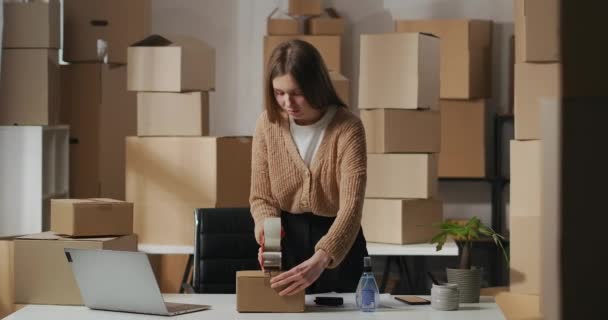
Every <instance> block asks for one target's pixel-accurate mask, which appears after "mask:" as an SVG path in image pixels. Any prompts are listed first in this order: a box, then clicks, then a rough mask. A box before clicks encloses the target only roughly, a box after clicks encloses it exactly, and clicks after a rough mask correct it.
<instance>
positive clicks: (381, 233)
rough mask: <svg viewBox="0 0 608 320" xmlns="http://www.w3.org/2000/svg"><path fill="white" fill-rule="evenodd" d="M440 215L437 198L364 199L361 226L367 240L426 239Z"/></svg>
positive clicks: (440, 217) (431, 232) (439, 204)
mask: <svg viewBox="0 0 608 320" xmlns="http://www.w3.org/2000/svg"><path fill="white" fill-rule="evenodd" d="M442 219H443V204H442V203H441V201H439V200H434V199H424V200H413V199H365V201H364V202H363V217H362V220H361V227H362V228H363V233H364V234H365V240H367V241H369V242H380V243H394V244H406V243H428V242H429V241H431V238H433V236H435V235H436V234H437V233H438V232H439V228H438V227H437V226H436V224H437V223H440V222H441V221H442Z"/></svg>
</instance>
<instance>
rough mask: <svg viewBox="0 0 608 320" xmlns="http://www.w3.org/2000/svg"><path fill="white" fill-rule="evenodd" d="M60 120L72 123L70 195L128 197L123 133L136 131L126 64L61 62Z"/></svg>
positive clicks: (134, 107)
mask: <svg viewBox="0 0 608 320" xmlns="http://www.w3.org/2000/svg"><path fill="white" fill-rule="evenodd" d="M61 79H62V80H61V82H62V89H63V91H62V103H61V105H62V110H61V111H62V119H63V120H64V123H67V124H69V125H70V136H71V142H70V143H71V144H70V196H71V197H73V198H80V199H84V198H112V199H118V200H124V199H125V160H124V159H125V137H127V136H132V135H135V134H136V132H137V115H136V112H137V102H136V95H135V93H134V92H128V91H127V90H126V84H127V68H126V66H117V65H107V64H92V63H86V64H85V63H78V64H71V65H64V66H62V67H61Z"/></svg>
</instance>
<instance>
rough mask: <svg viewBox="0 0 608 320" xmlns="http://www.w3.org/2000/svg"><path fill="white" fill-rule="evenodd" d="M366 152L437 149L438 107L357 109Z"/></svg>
mask: <svg viewBox="0 0 608 320" xmlns="http://www.w3.org/2000/svg"><path fill="white" fill-rule="evenodd" d="M360 116H361V121H362V122H363V126H364V127H365V141H366V144H367V152H368V153H399V152H404V153H411V152H413V153H437V152H439V148H440V145H441V118H440V114H439V111H422V110H398V109H376V110H361V113H360Z"/></svg>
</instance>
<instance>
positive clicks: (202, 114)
mask: <svg viewBox="0 0 608 320" xmlns="http://www.w3.org/2000/svg"><path fill="white" fill-rule="evenodd" d="M208 134H209V93H208V92H204V91H196V92H184V93H173V92H138V93H137V135H138V136H140V137H143V136H206V135H208Z"/></svg>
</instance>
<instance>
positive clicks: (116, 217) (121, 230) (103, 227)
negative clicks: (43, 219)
mask: <svg viewBox="0 0 608 320" xmlns="http://www.w3.org/2000/svg"><path fill="white" fill-rule="evenodd" d="M51 231H53V232H55V233H57V234H61V235H67V236H72V237H82V236H85V237H94V236H108V235H113V236H117V235H129V234H132V233H133V204H132V203H129V202H124V201H119V200H113V199H52V200H51Z"/></svg>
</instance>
